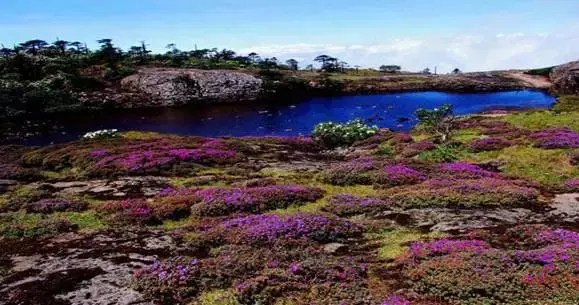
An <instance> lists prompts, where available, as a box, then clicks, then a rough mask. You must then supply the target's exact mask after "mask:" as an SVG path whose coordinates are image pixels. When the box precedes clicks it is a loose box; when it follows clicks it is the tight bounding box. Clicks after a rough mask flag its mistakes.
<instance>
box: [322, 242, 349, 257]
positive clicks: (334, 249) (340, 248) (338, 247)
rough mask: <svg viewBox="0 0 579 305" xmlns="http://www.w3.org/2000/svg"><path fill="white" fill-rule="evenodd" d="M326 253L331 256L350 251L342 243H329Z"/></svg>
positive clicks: (326, 246)
mask: <svg viewBox="0 0 579 305" xmlns="http://www.w3.org/2000/svg"><path fill="white" fill-rule="evenodd" d="M323 249H324V252H326V253H330V254H337V253H344V252H346V251H348V245H345V244H340V243H329V244H326V245H324V248H323Z"/></svg>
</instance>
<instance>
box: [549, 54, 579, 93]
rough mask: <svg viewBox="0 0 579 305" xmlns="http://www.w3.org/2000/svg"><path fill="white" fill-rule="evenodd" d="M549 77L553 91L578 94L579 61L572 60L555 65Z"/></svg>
mask: <svg viewBox="0 0 579 305" xmlns="http://www.w3.org/2000/svg"><path fill="white" fill-rule="evenodd" d="M550 77H551V81H552V82H553V89H554V90H555V92H557V93H559V94H579V61H572V62H570V63H566V64H564V65H560V66H558V67H555V69H553V72H551V75H550Z"/></svg>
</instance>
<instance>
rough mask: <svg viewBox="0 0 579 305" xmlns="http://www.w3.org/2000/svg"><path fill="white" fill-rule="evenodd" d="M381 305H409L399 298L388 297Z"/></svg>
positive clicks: (408, 302) (405, 300)
mask: <svg viewBox="0 0 579 305" xmlns="http://www.w3.org/2000/svg"><path fill="white" fill-rule="evenodd" d="M382 305H411V303H410V301H408V300H407V299H405V298H403V297H399V296H389V297H387V298H386V301H384V303H382Z"/></svg>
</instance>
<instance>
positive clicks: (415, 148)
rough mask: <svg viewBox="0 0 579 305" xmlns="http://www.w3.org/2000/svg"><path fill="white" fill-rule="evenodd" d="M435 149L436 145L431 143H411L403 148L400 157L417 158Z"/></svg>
mask: <svg viewBox="0 0 579 305" xmlns="http://www.w3.org/2000/svg"><path fill="white" fill-rule="evenodd" d="M435 148H436V145H434V143H432V142H431V141H426V140H425V141H418V142H414V143H411V144H409V145H407V146H405V147H404V149H403V150H402V156H404V157H406V158H409V157H414V156H417V155H419V154H421V153H423V152H426V151H431V150H433V149H435Z"/></svg>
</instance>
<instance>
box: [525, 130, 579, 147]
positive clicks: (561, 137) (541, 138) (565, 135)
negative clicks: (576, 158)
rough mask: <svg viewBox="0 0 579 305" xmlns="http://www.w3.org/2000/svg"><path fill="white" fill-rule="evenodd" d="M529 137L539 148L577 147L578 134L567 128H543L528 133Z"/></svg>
mask: <svg viewBox="0 0 579 305" xmlns="http://www.w3.org/2000/svg"><path fill="white" fill-rule="evenodd" d="M529 138H530V139H531V140H532V141H533V142H534V143H535V146H536V147H540V148H546V149H555V148H578V147H579V134H578V133H576V132H574V131H572V130H571V129H568V128H556V129H545V130H542V131H539V132H535V133H533V134H531V135H529Z"/></svg>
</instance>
